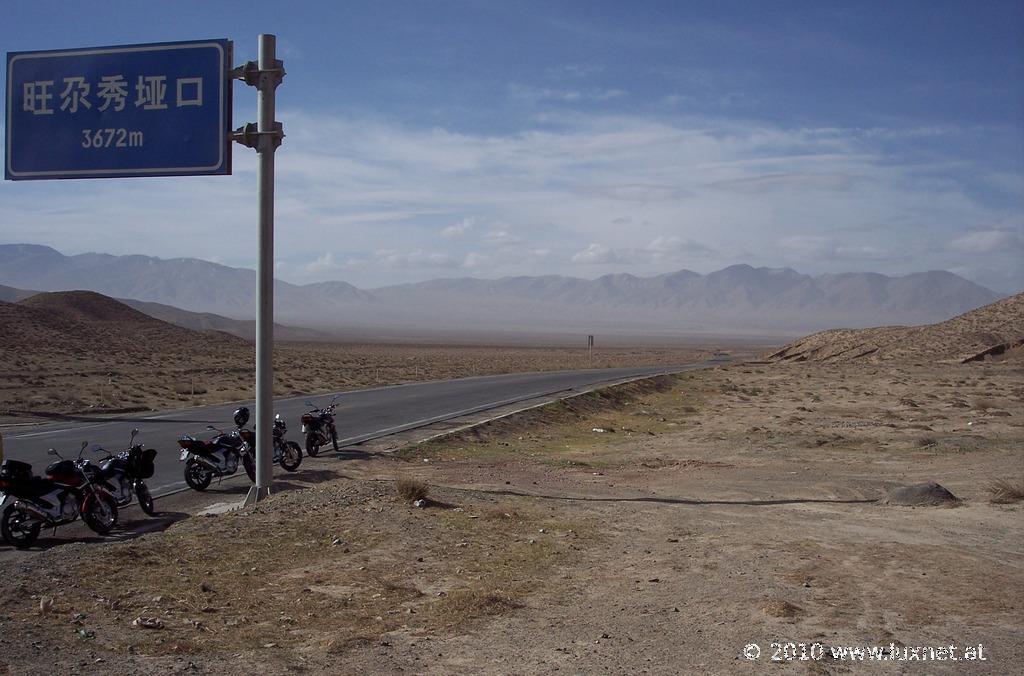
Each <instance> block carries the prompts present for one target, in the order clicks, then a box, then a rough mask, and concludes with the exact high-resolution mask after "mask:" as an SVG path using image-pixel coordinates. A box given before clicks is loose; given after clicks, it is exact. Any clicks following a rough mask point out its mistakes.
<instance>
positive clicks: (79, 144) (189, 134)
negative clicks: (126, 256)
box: [4, 34, 285, 504]
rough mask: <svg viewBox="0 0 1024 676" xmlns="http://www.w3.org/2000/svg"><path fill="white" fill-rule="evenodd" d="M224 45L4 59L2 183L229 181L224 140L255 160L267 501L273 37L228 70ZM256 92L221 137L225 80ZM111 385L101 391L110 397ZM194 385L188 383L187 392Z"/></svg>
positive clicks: (259, 478) (228, 105)
mask: <svg viewBox="0 0 1024 676" xmlns="http://www.w3.org/2000/svg"><path fill="white" fill-rule="evenodd" d="M232 60H233V43H232V42H231V41H230V40H226V39H218V40H202V41H198V40H197V41H190V42H167V43H156V44H143V45H115V46H111V47H94V48H83V49H64V50H47V51H35V52H9V53H8V54H7V91H6V97H5V107H4V118H5V121H6V124H5V127H6V130H5V131H6V133H5V144H4V148H5V151H4V178H5V179H7V180H12V181H28V180H52V179H75V178H129V177H153V176H202V175H229V174H231V149H232V144H233V143H234V142H238V143H241V144H242V145H244V146H247V147H249V148H253V149H255V150H256V152H257V154H258V155H259V164H258V169H257V203H258V212H259V215H258V224H259V261H258V265H257V277H258V284H259V288H258V292H257V298H258V307H257V314H256V485H255V486H253V487H252V489H250V491H249V494H248V495H247V496H246V504H250V503H252V502H255V501H257V500H260V499H262V498H264V497H266V496H267V495H269V494H270V486H271V482H272V480H273V462H272V461H273V420H274V410H273V407H274V391H273V387H274V372H273V368H274V362H273V349H274V348H273V341H274V333H273V331H274V276H273V275H274V152H275V151H276V150H277V147H278V146H280V145H281V141H282V139H283V138H284V131H283V129H282V126H281V123H279V122H277V121H275V120H274V114H275V97H276V91H277V87H278V85H280V84H281V80H282V79H283V78H284V75H285V71H284V64H283V62H282V61H280V60H278V59H277V38H276V37H275V36H274V35H270V34H263V35H260V36H259V59H258V61H249V62H248V63H246V64H245V65H243V66H239V67H237V68H232V67H231V65H230V64H231V63H232ZM235 79H238V80H242V81H243V82H245V83H246V84H247V85H250V86H253V87H256V88H257V99H256V100H257V120H258V121H257V122H255V123H249V124H246V125H243V126H242V127H241V128H239V129H237V130H235V131H234V132H232V131H231V119H232V96H231V81H232V80H235ZM112 391H113V385H112V384H111V392H112ZM194 391H195V384H194V381H193V393H194Z"/></svg>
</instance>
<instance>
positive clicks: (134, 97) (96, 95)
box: [4, 40, 231, 180]
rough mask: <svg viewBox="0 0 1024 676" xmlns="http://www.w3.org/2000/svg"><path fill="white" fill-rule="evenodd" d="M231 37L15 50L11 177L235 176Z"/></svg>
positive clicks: (10, 67)
mask: <svg viewBox="0 0 1024 676" xmlns="http://www.w3.org/2000/svg"><path fill="white" fill-rule="evenodd" d="M230 53H231V43H230V42H228V41H227V40H211V41H205V42H179V43H166V44H158V45H137V46H130V47H98V48H94V49H79V50H66V51H60V52H20V53H11V54H8V55H7V121H8V122H7V139H6V140H7V144H6V154H5V159H6V163H5V172H4V173H5V176H6V177H7V178H9V179H15V180H19V179H34V178H78V177H115V176H162V175H188V174H227V173H231V154H230V148H231V145H230V141H229V139H230V128H229V127H230V123H231V110H230V103H231V98H230V95H229V94H230V89H229V87H230V79H229V74H228V70H229V64H230Z"/></svg>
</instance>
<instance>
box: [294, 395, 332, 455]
mask: <svg viewBox="0 0 1024 676" xmlns="http://www.w3.org/2000/svg"><path fill="white" fill-rule="evenodd" d="M338 396H339V395H334V397H333V398H332V399H331V403H330V404H328V405H327V406H326V407H325V408H317V407H316V406H314V405H313V403H312V402H309V401H307V402H306V406H309V408H310V411H309V413H303V414H302V418H301V422H302V431H303V433H304V434H305V435H306V453H308V454H309V455H310V457H313V458H315V457H316V456H317V454H319V453H320V447H321V446H323V445H325V444H326V443H327V440H328V439H330V441H331V445H332V446H334V450H335V451H337V450H338V430H337V428H335V427H334V409H335V408H336V407H337V405H338V404H337V403H335V402H336V401H337V399H338Z"/></svg>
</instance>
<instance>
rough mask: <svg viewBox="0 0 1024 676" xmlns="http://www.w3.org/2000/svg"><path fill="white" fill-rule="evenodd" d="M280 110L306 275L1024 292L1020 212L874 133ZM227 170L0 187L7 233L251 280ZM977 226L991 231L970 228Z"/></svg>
mask: <svg viewBox="0 0 1024 676" xmlns="http://www.w3.org/2000/svg"><path fill="white" fill-rule="evenodd" d="M279 116H280V117H281V119H282V120H283V122H284V125H285V128H286V129H287V131H288V137H287V138H286V139H285V143H284V145H282V146H281V148H280V150H279V152H278V159H277V187H276V196H277V218H276V224H277V225H276V227H277V233H276V238H275V239H276V241H275V249H276V257H277V259H278V260H279V261H285V262H287V263H288V267H287V268H286V269H287V270H290V271H292V274H293V275H295V276H297V277H301V278H302V279H303V280H304V281H306V280H309V279H315V278H324V279H327V278H339V277H341V278H345V279H346V280H347V281H351V282H353V283H356V284H357V285H361V286H374V285H382V284H388V283H392V282H396V281H416V280H419V279H424V278H427V277H431V276H438V275H439V274H443V272H439V271H444V270H456V269H458V268H459V267H460V266H464V265H465V264H466V262H467V260H472V261H480V260H482V259H480V258H476V257H474V258H472V259H469V256H470V254H471V253H474V251H475V252H477V253H478V254H479V252H481V251H486V252H488V254H494V255H493V257H492V258H491V260H490V263H489V264H488V265H480V266H478V267H476V268H475V269H477V270H479V271H480V272H481V274H483V275H485V276H500V275H506V274H544V273H561V274H566V273H570V272H571V271H572V266H573V265H586V266H587V268H586V269H587V272H588V273H593V274H602V273H605V272H613V271H621V270H623V269H628V270H629V271H630V272H633V273H635V274H657V273H659V272H665V271H666V269H667V268H670V267H675V266H676V265H678V264H680V263H682V264H685V265H686V266H687V267H692V268H694V269H697V270H698V271H702V272H708V271H710V270H712V269H716V268H719V267H724V266H725V265H728V264H731V263H735V262H739V261H746V262H751V263H756V264H764V265H768V266H772V267H775V266H778V265H782V264H785V265H792V266H793V267H796V268H798V269H800V270H801V271H807V272H825V271H832V270H835V269H836V268H837V267H838V266H839V262H842V267H843V268H844V269H876V270H878V271H881V272H887V273H891V274H899V273H903V272H911V271H914V270H919V269H930V268H947V269H948V268H950V267H952V266H954V265H965V266H967V265H969V266H972V268H973V269H986V268H993V269H997V271H998V272H999V274H1000V275H1003V277H1005V276H1007V275H1011V276H1012V275H1014V274H1015V275H1017V277H1013V278H1021V273H1020V272H1019V269H1020V267H1021V266H1020V262H1019V255H1018V256H1017V260H1010V258H1012V257H1010V256H999V255H998V254H999V253H1000V251H1006V250H1008V249H1012V248H1013V247H1019V245H1020V244H1019V243H1020V241H1021V235H1020V232H1021V231H1020V229H1019V227H1018V226H1017V223H1018V222H1019V214H1017V213H1015V210H1014V208H1013V206H1000V204H1002V202H998V201H993V202H986V201H984V200H982V199H981V198H980V197H978V196H977V194H976V193H975V192H974V191H971V190H969V189H968V188H967V187H966V185H967V182H966V181H965V182H963V183H961V182H960V181H958V179H957V176H958V174H957V173H956V172H957V171H960V172H968V173H970V169H971V167H967V168H965V167H964V166H963V165H962V164H961V165H960V166H958V167H953V168H950V167H946V168H944V169H942V171H938V170H937V169H936V166H935V165H934V163H932V164H929V165H927V166H926V165H923V164H922V165H918V164H915V163H914V162H912V161H910V160H909V159H906V160H905V159H903V158H901V157H899V156H898V155H892V154H887V152H886V151H885V147H886V146H884V145H879V144H880V143H881V142H880V141H879V138H880V137H881V136H882V134H881V133H880V132H879V131H878V130H868V131H864V130H857V129H836V128H784V127H780V126H773V125H770V124H761V123H754V122H749V121H744V120H729V119H699V118H681V117H680V118H676V119H665V118H663V119H660V120H655V119H644V118H640V117H633V116H616V115H597V114H583V113H578V112H577V113H559V114H548V115H546V116H545V117H543V118H539V117H538V118H537V119H538V120H540V121H538V122H537V123H536V126H534V127H532V128H528V129H523V130H521V131H518V132H515V133H502V134H498V133H493V134H480V133H477V134H470V133H462V132H458V131H454V130H451V129H441V128H430V129H425V128H415V127H409V126H403V125H398V124H394V123H391V122H387V121H383V120H377V119H368V118H358V119H356V118H348V117H342V116H337V115H327V114H310V113H308V112H303V111H297V110H294V109H292V110H286V109H285V110H281V111H279ZM896 131H898V130H896ZM894 135H896V133H895V131H894V132H893V133H892V134H889V136H888V137H886V138H885V139H884V141H885V143H886V144H891V143H893V142H894V141H893V138H892V137H893V136H894ZM234 165H235V175H234V176H230V177H208V178H207V177H200V178H177V179H146V180H144V181H143V180H111V181H102V182H88V184H85V182H34V183H35V185H32V184H31V183H33V182H24V183H16V184H12V183H10V182H5V183H2V184H0V209H2V213H3V239H4V240H5V241H26V242H38V243H42V244H49V245H51V246H55V247H57V248H58V249H60V250H62V251H64V252H66V253H81V252H84V251H90V250H102V251H109V252H111V253H144V254H151V255H159V256H164V257H167V256H200V257H204V256H209V255H221V256H226V257H228V260H229V262H230V263H231V264H235V265H249V266H253V265H255V259H256V238H255V233H256V214H255V207H254V206H253V198H254V194H255V156H254V155H253V154H248V153H244V152H241V151H238V152H236V153H235V158H234ZM977 173H978V175H983V174H984V172H977ZM1000 185H1001V186H1002V187H1001V188H1000V195H1003V196H1004V197H1005V196H1006V195H1007V194H1008V195H1010V196H1017V197H1020V196H1022V195H1021V190H1022V189H1024V183H1021V182H1020V180H1019V176H1018V175H1017V174H1013V173H1010V174H1005V175H1001V176H1000ZM1015 186H1016V187H1015ZM1003 201H1004V202H1005V203H1007V204H1011V205H1012V204H1015V203H1016V202H1010V201H1008V200H1005V199H1004V200H1003ZM1018 201H1019V200H1018ZM466 214H473V216H472V217H467V216H466ZM978 223H987V224H992V225H991V226H989V228H988V229H987V230H977V231H974V230H970V228H971V227H972V226H973V225H974V224H978ZM140 224H141V225H140ZM443 224H447V225H443ZM865 224H870V225H871V227H870V228H865ZM1004 225H1005V226H1006V227H1004ZM985 233H988V234H985ZM586 243H594V244H591V245H590V246H587V247H585V245H586ZM944 243H945V244H944ZM506 249H507V250H506ZM325 251H330V252H333V253H332V257H326V256H325V253H324V252H325ZM536 251H546V252H547V253H546V254H545V255H544V256H540V255H537V254H531V252H536ZM1014 251H1019V248H1017V249H1014ZM372 252H380V253H378V254H374V253H372ZM751 252H753V253H751ZM907 252H913V254H914V255H909V254H908V253H907ZM627 266H628V267H627ZM283 269H284V268H283ZM285 278H286V279H287V278H288V277H287V276H286V277H285ZM1000 278H1002V277H1000ZM1022 281H1024V279H1022Z"/></svg>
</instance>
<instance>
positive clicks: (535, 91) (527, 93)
mask: <svg viewBox="0 0 1024 676" xmlns="http://www.w3.org/2000/svg"><path fill="white" fill-rule="evenodd" d="M508 95H509V97H510V98H513V99H519V100H523V101H529V102H531V103H538V102H540V101H555V102H560V103H584V102H603V101H611V100H613V99H619V98H622V97H624V96H626V92H625V91H623V90H621V89H611V88H598V87H594V88H590V89H554V88H550V87H531V86H527V85H520V84H510V85H509V86H508Z"/></svg>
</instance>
